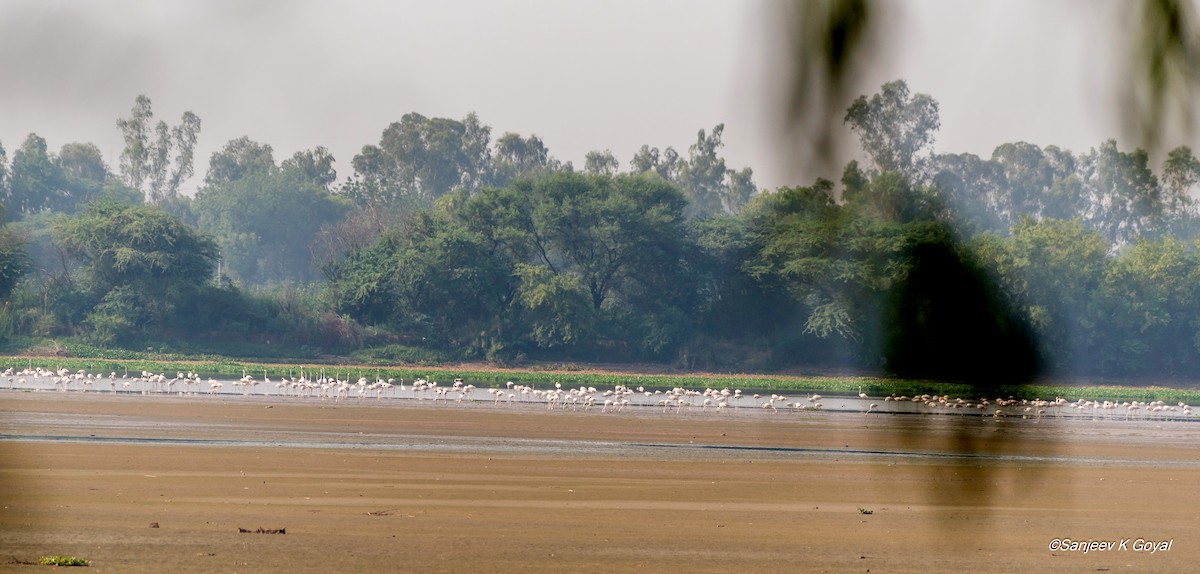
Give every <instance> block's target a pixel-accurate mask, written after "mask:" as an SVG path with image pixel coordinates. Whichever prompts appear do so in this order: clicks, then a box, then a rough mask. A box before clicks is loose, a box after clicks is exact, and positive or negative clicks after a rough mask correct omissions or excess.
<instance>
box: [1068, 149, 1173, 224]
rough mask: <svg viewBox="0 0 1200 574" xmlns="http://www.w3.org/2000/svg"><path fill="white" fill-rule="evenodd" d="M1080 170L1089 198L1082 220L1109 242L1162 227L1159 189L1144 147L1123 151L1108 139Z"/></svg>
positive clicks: (1090, 155)
mask: <svg viewBox="0 0 1200 574" xmlns="http://www.w3.org/2000/svg"><path fill="white" fill-rule="evenodd" d="M1082 169H1083V170H1084V173H1085V175H1084V186H1085V188H1084V190H1085V192H1086V193H1087V194H1088V201H1089V205H1088V209H1087V211H1086V212H1085V214H1084V220H1085V221H1086V222H1087V224H1088V225H1089V226H1090V227H1092V228H1093V229H1096V230H1097V231H1099V232H1100V234H1101V235H1102V236H1103V237H1104V238H1105V239H1107V240H1108V241H1109V242H1110V243H1113V244H1116V245H1123V244H1125V243H1129V242H1131V241H1132V240H1134V239H1135V238H1137V237H1138V236H1140V235H1142V234H1147V233H1157V232H1161V231H1162V230H1163V229H1164V227H1163V223H1164V222H1165V218H1166V217H1165V216H1166V214H1165V212H1164V205H1163V201H1162V193H1161V189H1160V187H1159V185H1158V178H1156V177H1155V176H1154V173H1153V172H1152V171H1151V170H1150V167H1149V157H1148V155H1147V153H1146V152H1145V151H1144V150H1140V149H1139V150H1134V151H1133V152H1132V153H1125V152H1122V151H1120V150H1119V149H1117V142H1116V140H1111V139H1110V140H1107V141H1105V142H1104V143H1103V144H1101V145H1100V147H1099V148H1098V149H1093V150H1092V152H1091V153H1089V154H1088V155H1087V156H1086V157H1085V158H1084V160H1083V166H1082Z"/></svg>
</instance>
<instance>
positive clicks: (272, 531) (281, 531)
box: [238, 527, 287, 534]
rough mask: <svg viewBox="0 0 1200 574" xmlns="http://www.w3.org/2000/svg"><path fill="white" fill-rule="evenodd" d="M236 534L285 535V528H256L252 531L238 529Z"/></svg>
mask: <svg viewBox="0 0 1200 574" xmlns="http://www.w3.org/2000/svg"><path fill="white" fill-rule="evenodd" d="M238 532H240V533H242V534H287V529H286V528H261V527H260V528H256V529H254V530H246V529H245V528H238Z"/></svg>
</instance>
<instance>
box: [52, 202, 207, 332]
mask: <svg viewBox="0 0 1200 574" xmlns="http://www.w3.org/2000/svg"><path fill="white" fill-rule="evenodd" d="M53 235H54V241H55V243H56V244H57V245H59V246H60V247H61V248H62V249H63V250H64V251H65V252H66V253H67V254H68V255H70V256H72V257H76V258H78V259H79V260H80V261H81V262H82V264H83V268H82V273H83V277H81V279H80V280H79V281H78V282H77V284H78V285H80V286H82V287H83V289H84V292H85V295H86V297H87V298H88V300H89V301H92V303H91V304H90V305H89V307H90V310H89V311H87V318H86V320H85V323H87V324H88V325H89V326H90V327H91V329H92V332H93V334H94V335H95V336H96V338H97V339H98V340H100V341H102V342H105V343H108V342H117V341H120V340H123V339H127V338H128V337H130V336H134V335H138V334H141V335H145V334H150V333H153V332H157V331H160V330H161V329H162V328H163V327H164V325H165V324H166V323H167V322H168V321H169V320H170V319H171V318H172V316H173V314H174V312H175V308H176V306H177V305H179V304H180V303H181V302H183V301H186V300H187V299H188V298H190V297H193V296H194V294H195V293H196V292H197V289H198V288H199V287H200V286H201V285H203V284H205V283H206V282H208V281H209V280H210V279H211V278H212V272H213V267H214V265H215V263H216V259H217V246H216V243H215V242H213V240H212V239H210V238H208V237H206V236H203V235H200V234H199V233H197V232H195V231H193V230H192V229H191V228H190V227H188V226H186V225H184V224H183V223H182V222H181V221H179V220H178V219H177V218H175V217H173V216H171V215H169V214H167V213H166V212H164V211H162V210H161V209H159V208H156V207H152V206H146V205H132V206H131V205H122V204H119V203H114V202H97V203H93V204H91V205H90V206H88V208H87V210H86V211H85V212H84V213H82V214H79V215H77V216H75V217H71V218H67V219H64V220H61V221H59V222H58V223H56V224H55V226H54V229H53Z"/></svg>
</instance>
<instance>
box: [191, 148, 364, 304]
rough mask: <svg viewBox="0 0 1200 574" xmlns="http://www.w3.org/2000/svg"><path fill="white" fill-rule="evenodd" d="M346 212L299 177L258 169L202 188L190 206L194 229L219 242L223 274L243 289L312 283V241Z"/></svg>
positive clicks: (316, 271)
mask: <svg viewBox="0 0 1200 574" xmlns="http://www.w3.org/2000/svg"><path fill="white" fill-rule="evenodd" d="M256 157H257V156H256ZM349 207H350V204H349V201H347V200H345V199H343V198H339V197H336V196H334V195H332V194H330V193H329V192H328V191H326V190H325V189H324V188H322V187H321V186H319V185H317V184H316V183H314V182H312V181H309V180H308V176H306V175H304V174H303V173H301V172H300V171H290V170H285V171H278V172H271V171H264V170H263V169H261V168H260V169H251V170H249V171H248V172H247V173H245V174H244V175H242V176H240V177H238V178H237V179H234V180H231V181H228V182H225V183H221V184H217V185H208V186H206V187H205V188H204V189H202V190H200V192H199V193H197V194H196V199H195V201H194V202H193V203H192V211H193V212H194V213H195V214H196V218H197V223H198V224H199V227H200V228H202V229H206V230H209V231H210V232H212V233H214V234H215V235H216V236H217V237H219V238H220V239H219V244H220V246H221V254H222V262H223V267H224V268H223V269H222V271H223V272H224V273H227V274H228V275H229V276H230V277H233V278H235V279H237V280H239V281H241V282H244V283H246V284H270V283H278V282H285V281H312V280H314V279H316V278H317V277H318V274H319V271H320V270H319V269H318V268H317V266H316V265H315V264H314V257H313V252H312V244H313V242H314V240H315V238H316V235H317V233H318V232H319V231H320V229H321V228H322V226H325V225H331V224H334V223H336V222H338V221H340V220H341V219H342V216H343V215H344V214H345V213H346V212H347V210H348V209H349Z"/></svg>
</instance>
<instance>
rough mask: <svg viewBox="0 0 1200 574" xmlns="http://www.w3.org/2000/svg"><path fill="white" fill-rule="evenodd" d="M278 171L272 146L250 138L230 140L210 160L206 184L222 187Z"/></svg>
mask: <svg viewBox="0 0 1200 574" xmlns="http://www.w3.org/2000/svg"><path fill="white" fill-rule="evenodd" d="M275 170H276V166H275V156H274V152H273V151H272V150H271V144H264V143H258V142H256V141H254V140H251V139H250V138H249V137H248V136H242V137H240V138H237V139H233V140H229V142H228V143H226V144H225V147H223V148H221V150H220V151H217V152H213V154H212V157H211V158H210V159H209V160H208V175H205V176H204V183H206V184H208V185H222V184H226V183H232V182H235V181H237V180H239V179H242V178H243V177H247V176H249V175H264V174H265V175H269V174H272V173H274V172H275Z"/></svg>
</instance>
